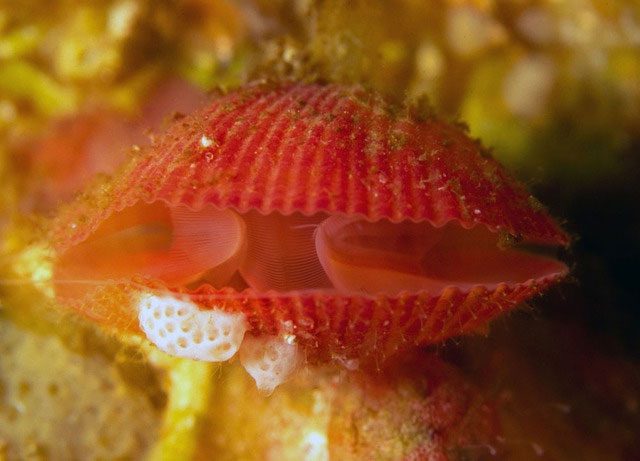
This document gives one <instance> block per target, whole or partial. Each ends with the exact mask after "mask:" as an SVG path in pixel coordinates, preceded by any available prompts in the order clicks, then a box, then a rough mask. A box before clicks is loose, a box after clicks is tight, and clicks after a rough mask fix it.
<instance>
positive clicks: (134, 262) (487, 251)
mask: <svg viewBox="0 0 640 461" xmlns="http://www.w3.org/2000/svg"><path fill="white" fill-rule="evenodd" d="M499 241H500V238H499V235H498V234H496V233H493V232H491V231H489V230H488V229H487V228H485V227H484V226H476V227H474V228H471V229H464V228H463V227H461V226H460V225H459V224H457V223H454V222H451V223H449V224H447V225H446V226H443V227H441V228H436V227H434V226H432V225H431V224H429V223H428V222H420V223H414V222H400V223H392V222H390V221H386V220H381V221H377V222H369V221H366V220H364V219H362V218H354V217H346V216H342V215H332V216H327V215H325V214H317V215H313V216H303V215H301V214H299V213H296V214H293V215H288V216H284V215H281V214H278V213H271V214H268V215H263V214H260V213H259V212H257V211H249V212H247V213H244V214H239V213H237V212H235V211H233V210H230V209H227V210H218V209H215V208H213V207H211V206H204V207H202V208H201V209H199V210H191V209H188V208H186V207H168V206H166V205H164V204H162V203H154V204H151V205H136V206H134V207H130V208H128V209H125V210H123V211H122V212H120V213H117V214H116V215H114V216H112V217H110V218H109V219H107V220H106V221H104V222H103V223H102V225H101V226H100V227H99V228H98V229H97V231H96V232H95V233H94V234H93V235H91V236H90V238H88V239H87V240H86V241H84V242H82V243H80V244H79V245H77V246H75V247H73V248H71V249H70V250H69V251H67V252H66V253H64V254H63V255H62V256H61V257H60V258H59V261H58V263H57V264H56V270H55V274H56V279H58V280H65V279H67V280H73V279H75V280H82V279H92V280H96V281H105V280H118V279H129V278H131V277H133V276H143V277H150V278H155V279H160V280H162V281H164V282H165V283H166V284H167V285H170V286H191V287H197V286H198V285H201V284H205V283H206V284H209V285H212V286H213V287H215V288H223V287H232V288H235V289H237V290H242V289H244V288H247V287H251V288H253V289H254V290H255V291H256V292H258V293H265V292H267V291H272V292H278V293H289V292H295V291H297V292H300V291H314V290H315V291H318V290H331V291H332V292H336V291H337V292H339V293H343V294H366V295H377V294H385V295H396V294H398V293H400V292H403V291H407V292H417V291H426V292H429V293H431V294H434V295H437V294H439V293H440V292H441V291H442V290H443V289H444V288H446V287H449V286H454V287H457V288H459V289H461V290H470V289H471V288H473V287H474V286H478V285H480V286H484V287H486V288H487V289H495V288H496V287H497V286H498V285H500V284H502V283H506V284H514V285H515V284H519V283H525V282H527V281H528V280H536V279H543V278H546V277H553V276H558V275H561V274H564V273H565V272H566V271H567V267H566V266H565V265H564V264H563V263H561V262H560V261H558V260H556V259H554V258H552V257H548V256H544V255H541V254H535V253H533V252H530V251H526V250H525V249H523V248H519V247H515V246H512V247H508V248H503V247H501V245H500V244H499ZM65 286H66V288H61V289H63V290H67V291H68V290H72V288H70V287H69V286H68V285H65Z"/></svg>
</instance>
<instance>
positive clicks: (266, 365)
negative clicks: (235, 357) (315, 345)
mask: <svg viewBox="0 0 640 461" xmlns="http://www.w3.org/2000/svg"><path fill="white" fill-rule="evenodd" d="M239 356H240V363H241V364H242V366H243V367H244V368H245V370H247V373H249V374H250V375H251V377H252V378H253V379H254V380H255V382H256V386H257V387H258V389H260V390H261V391H264V392H268V393H271V392H272V391H273V390H274V389H275V388H276V387H278V386H279V385H280V384H282V383H283V382H285V381H286V380H287V378H288V377H289V376H290V375H291V373H293V371H294V370H295V369H296V367H297V366H298V363H299V362H300V352H299V348H298V346H297V345H296V344H295V342H291V341H287V339H286V338H285V337H281V336H258V337H256V336H252V335H247V336H246V337H245V338H244V341H243V342H242V346H241V347H240V353H239Z"/></svg>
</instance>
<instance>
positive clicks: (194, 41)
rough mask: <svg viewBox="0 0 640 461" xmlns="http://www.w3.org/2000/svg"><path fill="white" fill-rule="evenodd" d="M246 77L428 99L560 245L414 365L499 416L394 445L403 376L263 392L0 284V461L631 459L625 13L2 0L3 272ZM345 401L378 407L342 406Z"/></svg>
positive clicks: (231, 370) (466, 0) (639, 447)
mask: <svg viewBox="0 0 640 461" xmlns="http://www.w3.org/2000/svg"><path fill="white" fill-rule="evenodd" d="M260 77H269V78H282V77H287V78H298V79H323V80H328V81H338V82H345V83H353V82H358V83H361V84H363V85H365V86H367V87H370V88H372V89H375V90H377V91H379V92H381V93H383V94H384V95H386V96H387V97H388V98H389V99H391V100H393V101H395V102H397V103H399V104H400V103H404V102H411V103H414V104H424V105H425V106H426V105H430V106H431V107H432V108H433V109H434V110H435V111H436V112H437V113H438V114H439V115H440V116H441V117H444V118H446V119H449V120H451V121H454V122H457V123H465V124H466V125H467V126H468V129H469V133H470V135H471V136H473V137H475V138H479V139H480V140H482V143H483V144H484V145H485V146H487V147H489V148H490V149H491V153H492V155H493V156H494V157H495V158H497V159H498V160H499V161H500V162H502V163H503V164H504V165H505V166H507V168H508V169H510V170H511V171H512V172H513V173H514V174H515V175H516V176H517V177H519V178H520V179H521V180H522V181H523V182H524V183H525V184H527V185H528V187H529V188H530V189H531V190H532V192H533V193H534V194H535V195H536V196H537V197H538V198H539V199H540V201H541V202H542V203H544V204H545V205H546V206H547V207H548V208H549V210H550V212H551V213H552V215H554V216H555V217H557V218H559V219H560V220H561V221H562V222H563V223H564V225H565V227H566V228H567V229H568V230H569V232H570V233H571V234H572V235H573V236H574V244H573V245H572V247H571V249H570V250H569V251H568V252H567V254H566V255H564V257H565V259H566V261H568V262H569V264H570V265H571V266H572V268H573V270H572V275H571V277H570V279H569V280H568V281H566V282H565V283H563V284H562V285H561V286H559V287H556V288H554V289H552V290H551V291H550V292H549V293H547V294H545V295H544V296H543V297H540V298H538V299H535V300H534V301H532V302H530V303H529V305H527V306H523V307H522V309H520V310H519V312H517V313H515V314H513V315H508V316H506V317H505V318H501V319H498V320H497V321H496V322H494V324H493V325H491V327H490V328H489V329H488V331H487V332H486V336H484V335H483V336H479V337H472V338H463V339H456V340H454V341H450V342H449V343H447V344H445V345H442V346H438V347H437V348H434V349H430V350H428V351H426V352H425V354H437V355H438V358H434V359H433V360H435V361H438V364H437V365H434V364H433V362H432V361H430V360H431V359H429V360H426V359H424V357H422V358H419V359H416V360H417V362H416V363H419V364H420V365H419V366H418V369H424V370H425V374H426V375H428V376H429V373H431V372H433V370H434V369H437V370H438V371H437V373H436V374H438V376H440V375H443V376H446V377H448V378H446V379H444V378H442V379H441V378H438V379H440V381H442V380H444V382H447V383H448V382H449V381H448V380H449V379H450V377H451V376H454V375H455V379H453V378H451V379H453V382H454V384H453V385H452V386H453V387H454V388H456V389H461V388H464V389H465V391H464V392H462V391H461V392H462V394H463V395H467V394H465V393H467V392H468V393H469V395H470V396H471V395H473V397H469V399H468V400H465V402H466V403H464V405H467V407H469V408H476V410H477V408H479V407H481V406H482V405H485V404H486V405H489V403H486V402H490V405H489V406H491V407H492V408H494V409H495V411H494V413H495V414H494V415H493V416H492V417H491V418H489V417H485V416H486V415H485V416H483V417H482V418H480V417H478V416H474V415H476V414H477V411H476V410H469V411H468V412H466V413H464V415H465V416H464V417H461V418H460V419H459V421H458V420H456V421H457V422H456V423H455V424H454V423H451V424H452V425H450V426H446V427H447V428H448V429H446V430H445V429H442V431H444V432H445V433H447V434H448V433H449V432H447V431H449V430H450V428H451V427H455V428H456V429H455V431H454V432H456V434H458V435H460V434H463V435H465V437H466V438H465V437H462V438H460V437H458V435H456V437H453V436H451V437H442V438H440V439H438V438H437V437H436V438H434V437H433V427H431V426H429V424H431V423H425V422H419V421H418V422H416V421H417V420H415V419H411V418H409V420H410V421H413V422H414V424H413V425H411V424H409V426H411V427H410V428H409V429H406V428H405V429H406V430H405V432H406V431H408V434H409V435H406V434H405V435H403V436H402V437H403V440H404V442H403V443H399V442H398V439H399V438H401V437H400V432H399V429H398V426H397V424H399V423H398V422H397V421H393V420H392V418H391V417H390V416H389V418H387V419H385V418H384V417H382V416H380V415H381V414H383V413H384V411H387V412H389V414H391V413H393V411H397V412H399V414H400V415H403V416H406V415H409V414H411V415H414V413H413V412H414V411H415V408H414V407H415V406H411V405H409V404H407V405H404V406H403V402H404V403H406V402H413V401H414V400H415V401H420V399H422V398H426V397H427V396H432V395H435V394H432V393H431V392H432V390H431V388H428V386H427V387H425V386H423V385H422V384H421V381H420V380H421V379H422V378H418V377H416V376H413V375H412V374H411V373H409V374H408V376H407V378H406V379H407V383H408V384H406V389H410V391H406V389H405V387H402V386H404V384H402V385H401V384H397V383H396V382H395V381H393V380H391V381H389V380H388V379H387V381H384V380H382V381H384V382H385V383H386V382H388V381H389V382H391V384H384V385H383V384H379V382H382V381H381V380H380V378H376V377H367V378H362V379H361V380H358V379H355V378H353V377H352V376H348V375H345V374H344V371H336V370H324V369H323V370H307V371H305V372H304V373H302V375H301V376H299V377H298V378H295V379H294V381H293V382H292V383H290V384H288V385H285V386H283V388H282V389H279V390H278V391H276V394H274V396H273V397H272V398H270V399H267V398H266V397H264V396H260V395H258V394H256V393H255V390H252V389H251V388H250V384H251V383H247V382H245V381H246V377H244V376H243V375H242V374H241V373H239V372H238V371H237V369H236V368H235V367H234V366H230V367H225V368H217V367H214V366H213V365H206V364H197V363H187V362H185V361H180V360H177V359H171V358H168V357H165V356H163V355H162V354H160V353H157V352H154V351H149V350H147V349H146V348H145V347H146V346H144V345H142V344H139V343H137V342H136V341H135V340H134V339H128V338H120V337H116V336H114V335H113V334H110V333H108V332H102V331H99V330H97V329H96V328H94V327H92V326H90V325H86V324H84V323H83V322H82V321H80V320H78V319H72V320H68V319H66V318H65V320H64V321H62V320H60V318H59V316H57V314H56V313H55V312H56V309H55V306H52V305H51V304H52V301H51V300H50V299H49V298H47V296H46V293H43V292H42V290H40V289H38V288H37V287H34V286H29V284H22V283H4V284H0V329H1V330H2V331H1V332H0V351H1V352H0V402H1V404H0V460H2V459H26V458H27V457H31V458H33V459H113V458H118V459H140V458H143V457H150V458H153V457H158V459H256V460H257V459H326V458H327V456H329V455H331V456H332V458H333V459H430V458H426V457H424V456H426V455H424V453H427V452H429V453H431V452H430V451H429V450H431V449H432V448H429V447H432V445H429V444H428V443H427V442H425V440H427V441H429V443H432V442H433V441H434V440H436V441H439V442H438V443H441V444H443V445H444V446H445V448H443V450H444V451H443V453H445V454H446V455H448V456H451V457H452V459H485V458H486V459H567V460H570V459H594V460H595V459H620V460H634V459H640V442H639V440H638V437H637V434H639V433H640V364H639V363H638V359H639V357H640V355H639V353H640V288H639V285H640V283H639V279H640V268H639V267H638V264H640V186H639V185H638V181H639V180H640V4H638V2H636V1H635V0H613V1H612V0H564V1H560V0H515V1H514V0H509V1H507V0H504V1H503V0H439V1H436V0H385V1H382V0H378V1H372V0H368V1H359V0H356V1H346V0H271V1H267V0H254V1H251V0H237V1H231V0H173V1H170V0H116V1H109V0H83V1H71V0H56V1H46V2H45V1H38V0H27V1H20V2H17V1H16V2H13V1H11V0H9V1H8V2H6V1H5V2H4V3H0V233H1V235H2V245H3V246H2V248H3V256H2V257H1V260H0V265H1V266H2V276H3V277H4V278H6V279H7V280H10V279H11V280H16V277H18V278H19V277H24V278H27V279H30V280H36V279H37V277H38V275H37V274H38V267H40V265H41V264H40V263H41V262H42V261H43V260H46V258H47V257H49V255H48V254H47V252H46V249H43V248H42V247H41V246H39V245H38V244H37V243H36V242H37V241H38V236H39V235H40V234H39V232H40V229H41V223H42V222H44V220H45V219H46V217H48V216H51V215H52V214H53V213H54V211H55V209H56V207H57V206H58V205H60V204H61V203H63V202H64V201H66V200H68V199H69V198H71V197H72V196H73V195H74V194H75V193H77V192H78V191H79V190H81V189H82V187H83V186H84V185H85V184H86V183H87V182H88V181H89V180H90V179H91V178H92V177H94V176H95V175H96V174H109V173H110V172H112V171H113V170H114V169H115V168H116V167H117V166H118V165H119V164H120V163H122V162H123V161H124V160H125V159H126V157H127V152H128V149H129V147H130V146H131V145H133V144H136V145H144V144H145V143H148V142H149V139H150V137H152V136H153V133H157V132H161V131H162V129H163V127H164V126H166V124H167V123H168V122H167V121H168V120H170V119H171V115H172V114H175V113H176V112H183V113H185V112H190V111H192V110H193V109H194V108H196V107H198V106H199V105H200V104H202V103H203V102H204V101H206V99H207V95H208V93H209V92H211V91H213V90H216V89H218V88H223V89H226V88H232V87H234V86H237V85H240V84H242V83H244V82H246V81H248V80H250V79H253V78H260ZM430 356H431V355H429V357H430ZM434 357H435V356H434ZM425 360H426V362H425ZM439 361H442V362H443V364H440V362H439ZM420 367H422V368H420ZM441 367H444V368H441ZM442 369H444V370H445V371H442ZM434 373H435V372H434ZM400 374H401V375H402V373H400ZM402 376H404V375H402ZM440 381H438V382H440ZM370 382H376V383H378V384H376V385H380V386H383V387H384V386H387V387H388V388H389V389H387V388H386V387H385V389H387V390H386V391H385V392H389V393H390V394H389V395H391V396H392V397H390V399H391V401H392V402H395V403H393V405H395V406H394V407H393V408H391V407H388V406H385V404H382V403H380V402H377V401H376V403H375V404H374V403H371V401H370V400H367V399H369V397H370V396H369V392H370V386H371V385H372V384H371V383H370ZM363 383H364V384H363ZM460 383H464V384H460ZM467 386H470V387H467ZM403 389H405V391H406V392H405V391H403ZM434 392H435V391H434ZM98 394H99V395H100V398H97V397H96V396H97V395H98ZM246 395H251V396H252V398H253V399H254V401H255V402H259V403H257V404H256V408H258V409H259V411H257V412H251V411H250V409H248V408H245V407H243V405H242V402H243V401H248V400H250V399H247V398H246ZM407 395H409V397H407ZM358 399H364V400H365V401H367V402H368V404H370V405H371V407H372V408H377V410H376V411H377V413H376V412H372V413H371V414H368V416H367V415H364V416H363V415H358V414H356V413H357V411H356V408H357V407H358V405H356V404H354V403H353V402H356V401H358ZM394 399H395V400H394ZM238 401H240V403H238ZM478 401H483V402H485V403H483V404H482V405H481V404H479V403H478V404H477V405H476V404H470V403H469V402H478ZM461 405H463V404H461ZM464 405H463V406H464ZM474 405H476V406H474ZM396 407H397V408H396ZM467 407H465V408H467ZM392 410H393V411H392ZM372 411H373V410H372ZM465 411H466V410H465ZM474 411H475V412H476V413H474ZM478 411H479V410H478ZM45 413H46V414H47V415H48V416H46V417H44V416H43V415H44V414H45ZM254 413H257V414H258V415H259V416H256V414H254ZM69 415H72V417H70V416H69ZM469 415H470V416H469ZM492 418H493V419H492ZM487 419H491V420H492V421H493V420H494V419H495V420H496V421H497V422H493V423H491V424H489V423H486V421H487ZM346 420H348V421H350V422H349V424H347V423H346V422H345V421H346ZM481 420H482V422H480V421H481ZM221 421H224V422H225V423H224V424H222V423H221ZM461 421H462V422H461ZM469 421H471V422H469ZM62 422H64V424H63V423H62ZM463 422H464V423H463ZM314 424H315V426H313V427H312V428H311V429H309V427H310V425H314ZM487 424H488V426H491V427H492V428H493V429H491V430H489V429H487V430H485V429H482V430H480V428H485V426H487ZM488 426H487V427H488ZM274 428H278V430H277V431H275V429H274ZM328 428H329V429H328ZM427 428H430V429H429V430H431V431H432V432H431V434H432V435H430V436H429V437H427V436H426V435H425V434H426V433H427V432H428V431H427ZM461 428H462V429H461ZM470 428H471V429H470ZM305 430H307V432H304V431H305ZM403 430H404V429H403ZM451 430H452V431H453V429H451ZM270 431H271V432H270ZM274 431H275V432H274ZM476 432H477V433H476ZM265 433H266V434H269V435H267V436H264V437H262V436H261V435H260V434H265ZM356 433H357V434H360V435H359V436H357V437H356V436H355V435H354V434H356ZM71 434H74V436H76V437H75V439H76V440H74V441H70V440H69V439H70V435H71ZM332 434H333V435H332ZM336 434H343V436H336ZM403 434H404V432H403ZM258 439H260V440H258ZM423 439H424V440H423ZM463 439H464V440H465V441H464V442H461V440H463ZM63 440H64V442H62V441H63ZM470 440H472V441H470ZM418 441H420V442H418ZM425 444H426V445H425ZM433 444H436V445H437V443H436V442H433ZM424 446H426V447H427V448H424V449H422V448H420V450H423V451H420V450H419V449H417V448H416V447H424ZM433 446H435V445H433ZM171 450H174V451H171ZM425 450H426V451H425ZM433 450H435V448H433ZM211 453H216V455H215V457H214V458H211V456H213V455H211ZM415 453H418V454H415ZM421 453H422V454H421ZM434 453H435V451H434ZM423 455H424V456H423ZM409 456H414V457H413V458H410V457H409ZM421 456H423V457H421ZM434 456H435V455H434ZM433 459H436V458H433ZM437 459H440V458H437Z"/></svg>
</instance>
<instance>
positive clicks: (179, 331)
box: [138, 294, 300, 393]
mask: <svg viewBox="0 0 640 461" xmlns="http://www.w3.org/2000/svg"><path fill="white" fill-rule="evenodd" d="M138 320H139V322H140V327H141V328H142V331H143V332H144V334H145V335H146V337H147V339H148V340H149V341H151V342H152V343H153V344H154V345H155V346H156V347H158V349H160V350H162V351H164V352H166V353H167V354H170V355H173V356H176V357H182V358H187V359H193V360H202V361H206V362H223V361H226V360H229V359H230V358H231V357H233V356H234V355H235V354H236V352H238V350H240V354H239V355H240V362H241V363H242V366H243V367H244V368H245V369H246V370H247V372H248V373H249V374H250V375H251V377H252V378H253V379H254V380H255V382H256V386H257V387H258V389H260V390H262V391H265V392H269V393H270V392H272V391H273V390H274V389H275V388H276V387H278V386H279V385H280V384H282V383H283V382H284V381H286V379H287V378H288V377H289V376H290V375H291V373H292V372H293V371H294V370H295V369H296V368H297V365H298V363H299V362H300V353H299V350H298V346H297V345H296V344H294V343H292V342H291V341H287V339H286V338H285V337H280V336H261V337H254V336H249V335H247V336H246V337H245V333H246V331H247V321H246V318H245V316H244V314H239V313H235V314H233V313H228V312H224V311H222V310H216V309H212V310H201V309H199V308H198V306H197V305H196V304H194V303H192V302H190V301H188V300H184V299H178V298H175V297H173V296H169V295H163V296H159V295H153V294H145V295H143V296H141V297H140V301H139V303H138Z"/></svg>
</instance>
